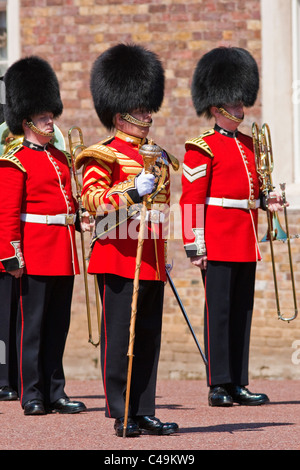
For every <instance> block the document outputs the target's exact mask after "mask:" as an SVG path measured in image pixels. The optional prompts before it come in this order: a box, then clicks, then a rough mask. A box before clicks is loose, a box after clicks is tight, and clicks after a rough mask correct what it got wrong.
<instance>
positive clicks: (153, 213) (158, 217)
mask: <svg viewBox="0 0 300 470" xmlns="http://www.w3.org/2000/svg"><path fill="white" fill-rule="evenodd" d="M140 218H141V214H137V215H134V216H132V219H137V220H140ZM145 220H146V221H147V222H148V221H151V222H153V223H154V224H159V223H162V222H164V220H165V214H164V213H163V212H161V211H158V210H156V209H151V210H149V211H147V212H146V218H145Z"/></svg>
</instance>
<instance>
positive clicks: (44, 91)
mask: <svg viewBox="0 0 300 470" xmlns="http://www.w3.org/2000/svg"><path fill="white" fill-rule="evenodd" d="M4 83H5V95H6V96H5V99H6V103H5V105H4V116H5V121H6V124H7V126H8V127H9V129H10V131H11V132H12V133H13V134H14V135H23V134H24V131H23V128H22V121H23V120H24V119H30V118H31V117H32V116H33V115H35V114H40V113H43V112H45V111H46V112H51V113H53V115H54V118H57V117H59V116H60V115H61V113H62V111H63V104H62V101H61V97H60V91H59V83H58V80H57V77H56V75H55V72H54V70H53V69H52V67H51V66H50V64H49V63H48V62H46V61H45V60H44V59H41V58H40V57H36V56H30V57H26V58H24V59H20V60H18V61H17V62H15V63H14V64H12V65H11V67H9V69H8V70H7V72H6V73H5V75H4Z"/></svg>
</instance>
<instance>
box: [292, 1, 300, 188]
mask: <svg viewBox="0 0 300 470" xmlns="http://www.w3.org/2000/svg"><path fill="white" fill-rule="evenodd" d="M292 26H293V28H292V35H293V36H292V42H293V114H294V116H293V118H294V119H293V123H294V124H293V125H294V129H293V131H294V168H295V183H299V182H300V0H293V2H292Z"/></svg>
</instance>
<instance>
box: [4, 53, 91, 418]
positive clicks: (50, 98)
mask: <svg viewBox="0 0 300 470" xmlns="http://www.w3.org/2000/svg"><path fill="white" fill-rule="evenodd" d="M4 81H5V86H6V105H5V109H4V113H5V120H6V123H7V125H8V127H9V129H10V131H11V132H12V133H13V134H14V135H22V134H23V135H24V140H23V143H22V144H20V145H19V146H17V147H15V148H14V149H12V150H11V151H10V152H8V153H6V154H5V155H2V156H1V157H0V166H1V167H0V192H1V196H2V199H3V200H5V201H6V202H5V204H2V207H1V208H0V220H1V232H0V260H1V262H2V264H3V266H4V268H5V270H6V272H7V273H9V274H11V275H12V276H14V277H15V278H16V279H17V281H18V283H17V284H18V289H19V306H18V318H17V348H18V361H19V396H20V401H21V405H22V407H23V408H24V414H25V415H37V414H45V413H46V412H47V411H58V412H60V413H74V412H75V413H76V412H79V411H83V410H84V409H85V405H84V404H83V403H81V402H72V401H70V400H69V398H68V397H67V396H66V394H65V391H64V386H65V378H64V371H63V365H62V357H63V352H64V346H65V341H66V337H67V333H68V328H69V321H70V307H71V299H72V291H73V283H74V275H75V274H78V272H79V269H78V260H77V253H76V246H75V218H76V203H75V200H74V199H73V196H72V189H71V175H70V162H69V159H68V157H67V156H66V155H65V154H64V153H63V152H61V151H60V150H58V149H57V148H56V147H54V146H53V145H51V144H50V143H49V142H50V140H51V139H52V138H53V135H54V132H53V126H54V124H53V119H54V118H55V117H58V116H59V115H60V114H61V112H62V109H63V106H62V102H61V98H60V92H59V85H58V81H57V78H56V75H55V73H54V71H53V70H52V68H51V67H50V65H49V64H48V63H47V62H46V61H44V60H43V59H41V58H39V57H34V56H32V57H27V58H25V59H21V60H19V61H17V62H15V63H14V64H13V65H12V66H11V67H10V68H9V69H8V71H7V72H6V74H5V77H4Z"/></svg>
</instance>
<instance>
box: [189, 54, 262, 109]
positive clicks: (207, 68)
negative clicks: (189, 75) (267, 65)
mask: <svg viewBox="0 0 300 470" xmlns="http://www.w3.org/2000/svg"><path fill="white" fill-rule="evenodd" d="M258 89H259V73H258V67H257V63H256V61H255V60H254V58H253V57H252V55H251V54H250V53H249V52H248V51H246V50H245V49H241V48H239V47H218V48H216V49H213V50H211V51H210V52H208V53H207V54H205V55H204V56H203V57H202V58H201V59H200V60H199V62H198V64H197V66H196V69H195V72H194V76H193V80H192V99H193V103H194V107H195V109H196V112H197V115H198V116H201V115H203V114H204V115H206V117H208V118H211V113H210V107H211V106H217V107H222V106H223V105H225V104H229V103H230V104H232V103H238V102H242V103H243V104H244V106H246V107H250V106H253V105H254V103H255V101H256V97H257V93H258Z"/></svg>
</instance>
